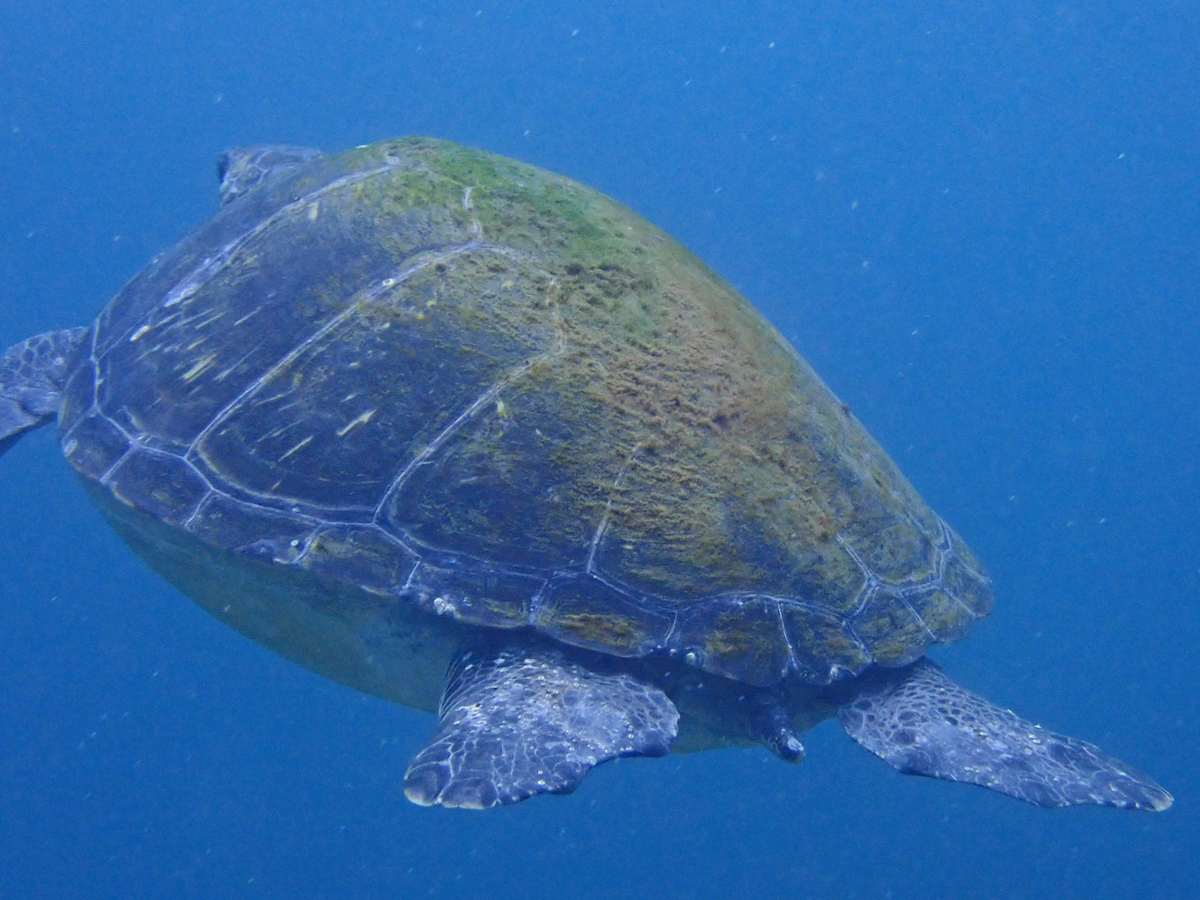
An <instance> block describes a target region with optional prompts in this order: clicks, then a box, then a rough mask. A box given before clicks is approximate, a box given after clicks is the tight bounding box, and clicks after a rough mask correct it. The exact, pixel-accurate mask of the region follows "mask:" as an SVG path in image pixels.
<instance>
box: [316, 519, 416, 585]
mask: <svg viewBox="0 0 1200 900" xmlns="http://www.w3.org/2000/svg"><path fill="white" fill-rule="evenodd" d="M417 562H418V557H417V556H415V555H414V554H412V553H410V552H409V551H408V550H407V549H406V548H405V547H404V546H403V545H402V544H401V543H400V542H399V541H397V540H396V539H395V538H392V537H391V536H389V535H387V534H386V533H384V532H383V531H381V530H380V529H378V528H373V527H367V526H362V525H334V526H332V527H329V528H322V529H321V530H320V531H319V532H317V534H316V535H314V536H313V538H312V539H311V540H310V541H309V542H308V548H307V551H306V552H305V553H304V555H303V557H301V558H300V559H299V564H300V565H302V566H304V567H305V568H306V569H309V570H311V571H313V572H317V573H318V574H321V575H324V576H326V577H328V578H336V579H340V580H342V581H348V582H351V583H357V584H358V586H359V587H361V588H363V589H364V590H367V591H370V592H372V593H375V594H385V595H392V596H394V595H396V594H398V593H399V592H400V590H401V588H403V586H404V583H405V582H406V581H407V579H408V576H409V574H410V573H411V572H412V570H413V567H414V566H416V565H417Z"/></svg>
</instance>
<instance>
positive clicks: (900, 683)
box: [839, 660, 1172, 811]
mask: <svg viewBox="0 0 1200 900" xmlns="http://www.w3.org/2000/svg"><path fill="white" fill-rule="evenodd" d="M839 717H840V719H841V722H842V727H843V728H845V729H846V731H847V732H848V733H849V734H850V736H851V737H852V738H854V739H855V740H856V741H858V742H859V743H860V744H862V745H863V746H864V747H866V748H867V749H868V750H870V751H871V752H872V753H874V754H876V755H877V756H880V757H882V758H883V759H884V760H886V761H887V762H888V763H890V764H891V765H892V766H893V767H894V768H896V769H899V770H900V771H901V772H903V773H905V774H906V775H928V776H930V777H932V778H944V779H946V780H947V781H964V782H968V783H970V784H979V785H982V786H983V787H986V788H990V789H991V790H993V791H999V792H1000V793H1002V794H1008V795H1009V796H1010V797H1016V798H1018V799H1019V800H1025V801H1026V802H1028V803H1033V804H1036V805H1038V806H1045V807H1058V806H1073V805H1076V804H1082V803H1094V804H1097V805H1099V806H1116V807H1120V808H1122V809H1152V810H1156V811H1157V810H1163V809H1166V808H1167V807H1168V806H1170V805H1171V802H1172V798H1171V795H1170V794H1168V793H1167V792H1166V791H1164V790H1163V789H1162V788H1161V787H1159V786H1158V785H1157V784H1155V783H1154V781H1152V780H1151V779H1149V778H1147V777H1146V776H1145V775H1143V774H1141V773H1140V772H1138V771H1136V770H1135V769H1133V768H1131V767H1129V766H1127V765H1125V764H1124V763H1123V762H1121V761H1120V760H1119V759H1117V758H1116V757H1113V756H1109V755H1108V754H1107V753H1105V752H1104V751H1103V750H1101V749H1100V748H1099V747H1096V746H1094V745H1092V744H1089V743H1087V742H1086V741H1081V740H1078V739H1076V738H1071V737H1065V736H1063V735H1060V734H1055V733H1053V732H1051V731H1046V730H1045V729H1044V728H1042V727H1041V726H1040V725H1034V724H1033V723H1032V722H1028V721H1026V720H1024V719H1022V718H1020V717H1019V716H1017V715H1016V714H1015V713H1012V712H1010V711H1009V710H1007V709H1002V708H1001V707H999V706H995V705H994V704H992V703H989V702H988V701H987V700H985V699H984V698H982V697H980V696H979V695H978V694H973V693H971V692H970V691H968V690H966V689H965V688H962V687H959V686H958V685H957V684H955V683H954V682H953V681H951V680H950V679H949V678H947V677H946V676H945V675H944V674H942V671H941V670H940V669H939V668H938V667H937V666H935V665H934V664H933V663H931V662H929V661H928V660H922V661H921V662H918V663H917V664H916V665H914V666H912V667H911V668H910V669H907V670H904V671H903V672H900V673H896V675H895V676H893V677H892V678H889V679H887V680H885V681H882V682H877V683H876V684H875V685H873V686H870V687H867V688H865V689H864V690H863V691H862V692H861V693H859V694H857V695H856V697H855V699H854V700H853V701H852V702H851V703H849V704H848V705H846V706H844V707H843V708H842V710H841V712H840V714H839Z"/></svg>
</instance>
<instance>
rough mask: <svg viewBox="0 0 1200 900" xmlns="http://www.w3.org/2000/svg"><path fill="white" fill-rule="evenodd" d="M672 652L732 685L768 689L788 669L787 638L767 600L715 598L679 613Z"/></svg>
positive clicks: (771, 602)
mask: <svg viewBox="0 0 1200 900" xmlns="http://www.w3.org/2000/svg"><path fill="white" fill-rule="evenodd" d="M671 647H672V649H676V650H679V651H681V652H683V653H685V654H690V657H689V658H694V659H695V664H696V665H697V666H699V667H700V668H702V669H705V670H707V671H710V672H717V673H719V674H721V675H724V676H725V677H727V678H733V679H735V680H736V681H744V682H746V683H747V684H754V685H764V686H766V685H772V684H775V683H777V682H778V681H779V679H780V678H781V677H782V676H783V675H784V673H785V672H787V670H788V666H789V660H790V657H789V652H788V642H787V636H786V635H785V634H784V633H783V626H782V622H781V620H780V616H779V607H778V604H777V603H776V601H775V600H773V599H771V598H769V597H719V598H716V599H714V600H710V601H707V602H705V603H695V604H690V605H688V606H683V607H681V608H680V609H679V613H678V622H677V624H676V626H675V630H674V631H673V632H672V634H671Z"/></svg>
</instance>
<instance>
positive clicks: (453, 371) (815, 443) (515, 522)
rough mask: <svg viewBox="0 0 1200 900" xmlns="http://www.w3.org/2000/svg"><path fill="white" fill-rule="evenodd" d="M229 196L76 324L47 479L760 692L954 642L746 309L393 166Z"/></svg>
mask: <svg viewBox="0 0 1200 900" xmlns="http://www.w3.org/2000/svg"><path fill="white" fill-rule="evenodd" d="M295 162H296V165H295V166H294V167H293V168H290V169H288V170H287V171H285V172H282V173H277V174H275V175H273V176H272V177H270V178H266V179H264V180H262V182H261V183H260V184H257V185H256V186H252V187H250V188H249V189H248V190H245V191H244V192H234V194H233V196H231V197H230V198H229V199H231V200H232V201H233V202H230V203H229V204H228V205H227V206H226V207H225V208H224V209H223V210H222V211H221V212H220V213H219V214H218V215H217V216H216V217H215V218H213V219H212V220H211V221H210V222H208V223H207V224H206V225H204V226H203V227H201V228H200V229H198V230H197V231H196V232H195V233H193V234H192V235H191V236H190V237H188V238H186V239H185V240H183V241H182V242H181V243H180V244H179V245H178V246H176V247H175V248H174V249H172V250H171V251H169V252H168V253H166V254H164V255H162V256H161V257H159V258H158V259H156V260H155V261H154V262H153V263H152V264H151V265H150V266H148V267H147V268H146V269H145V270H144V271H143V272H142V273H140V274H139V275H138V276H137V277H136V278H135V279H134V280H133V281H132V282H130V283H129V284H128V285H127V286H126V287H125V288H124V289H123V290H122V291H121V292H120V293H119V294H118V295H117V296H116V297H115V298H114V299H113V301H112V302H111V303H110V304H109V305H108V307H107V308H106V309H105V310H104V311H103V312H102V313H101V315H100V316H99V318H98V319H97V321H96V323H95V325H94V327H93V330H92V334H91V337H90V353H89V354H88V358H87V359H86V361H85V362H84V364H83V365H82V366H81V368H80V369H79V370H78V371H76V372H75V373H74V375H73V377H72V378H71V380H70V382H69V385H68V388H67V391H66V398H65V403H64V408H63V412H62V416H61V424H60V437H61V441H62V445H63V449H64V451H65V453H66V455H67V457H68V459H69V460H70V462H71V463H72V464H73V465H74V466H75V468H76V469H77V470H78V471H79V473H80V474H81V475H82V476H84V477H85V478H86V479H90V480H92V481H93V482H95V483H96V484H98V485H99V486H100V487H101V488H103V489H104V490H106V491H108V492H110V493H111V495H112V496H113V497H114V498H116V500H118V501H120V502H121V503H124V504H128V505H129V506H131V507H134V508H135V509H137V510H140V511H142V512H144V513H148V514H149V515H151V516H154V517H157V518H158V519H160V520H162V521H163V522H165V523H167V524H168V525H170V526H173V527H175V528H177V529H181V530H183V531H184V532H187V533H189V534H190V535H193V536H194V537H195V538H197V539H200V540H202V541H205V542H208V543H209V544H212V545H215V546H217V547H220V548H226V549H229V550H233V551H235V552H238V553H244V554H250V555H253V556H256V557H261V558H263V559H266V560H269V561H272V562H274V563H276V564H279V565H282V566H289V567H294V568H295V569H296V570H299V571H309V572H312V573H314V574H315V575H317V576H321V577H326V578H332V579H335V580H338V581H340V582H348V583H349V584H351V585H353V586H357V587H360V588H362V589H364V590H366V591H369V592H371V593H373V594H376V595H379V596H381V597H383V598H386V600H387V602H392V603H396V604H416V605H418V606H420V607H422V608H425V609H428V610H429V611H431V612H433V613H437V614H440V615H444V616H449V617H452V618H453V619H456V620H459V621H461V622H465V623H470V624H473V625H478V626H490V627H498V628H518V627H532V628H534V629H536V630H537V631H539V632H542V633H543V634H546V635H549V636H552V637H553V638H555V639H557V640H560V641H562V642H565V643H567V644H570V645H574V646H579V647H586V648H590V649H594V650H600V651H604V652H607V653H611V654H615V655H620V656H641V655H646V654H651V653H657V652H666V653H679V654H681V655H683V656H684V657H685V658H686V659H687V661H688V662H691V663H694V664H696V665H699V666H701V667H703V668H704V669H707V670H709V671H711V672H715V673H718V674H721V675H724V676H727V677H730V678H733V679H738V680H741V681H745V682H749V683H751V684H757V685H769V684H774V683H776V682H778V681H780V680H781V679H783V678H785V677H789V676H798V677H801V678H803V679H806V680H808V681H811V682H814V683H825V682H828V681H830V680H833V679H836V678H839V677H846V676H849V675H853V674H855V673H857V672H859V671H861V670H862V669H863V668H864V667H866V666H867V665H869V664H871V663H873V662H874V663H879V664H882V665H887V666H895V665H902V664H905V663H908V662H910V661H912V660H914V659H916V658H917V657H919V656H920V655H921V654H922V653H923V652H924V650H925V648H926V647H927V646H928V645H929V643H930V642H932V641H942V640H952V639H956V638H959V637H962V636H963V635H964V634H965V633H966V632H967V630H968V629H969V628H970V625H971V622H972V621H973V620H974V619H975V618H976V617H977V616H980V615H983V614H985V613H986V612H987V611H988V608H989V606H990V604H991V593H990V590H989V587H988V582H987V580H986V578H985V577H984V576H983V575H982V574H981V569H980V566H979V563H978V562H977V561H976V559H975V558H974V557H973V556H972V555H971V553H970V551H968V550H967V549H966V547H965V546H964V545H963V543H962V541H961V540H960V539H959V538H958V537H957V536H956V535H955V534H954V532H953V531H951V530H950V529H949V528H948V527H947V526H946V525H945V524H944V523H943V522H942V521H941V519H939V518H938V516H937V515H935V514H934V513H933V512H932V511H931V510H930V509H929V508H928V507H927V506H926V505H925V503H924V502H923V501H922V500H921V498H920V497H919V496H918V495H917V494H916V492H915V491H914V490H913V488H912V487H911V486H910V485H909V484H908V482H907V481H906V480H905V479H904V478H903V476H902V475H901V474H900V473H899V472H898V471H897V469H896V467H895V466H894V464H893V463H892V462H891V460H890V459H889V458H888V457H887V455H886V454H885V453H884V452H883V450H882V449H881V448H880V447H879V445H878V444H876V443H875V441H873V440H872V439H871V437H870V436H869V435H868V434H867V433H866V431H865V430H864V429H863V428H862V426H861V425H860V424H859V423H858V422H857V421H856V420H855V419H854V417H853V416H852V415H851V414H850V412H849V410H848V409H847V408H846V407H845V406H843V405H842V404H841V403H840V402H838V400H837V399H836V398H835V397H834V396H833V395H832V394H831V393H830V391H829V390H828V389H827V388H826V387H825V386H824V385H823V384H822V383H821V381H820V380H819V379H818V378H817V376H816V375H815V374H814V373H813V371H812V370H811V369H810V368H809V367H808V366H807V365H806V364H805V363H804V361H803V360H801V359H800V357H799V356H798V355H797V354H796V353H795V351H794V350H793V349H792V348H791V347H790V346H789V345H788V344H787V342H786V341H784V340H783V338H782V337H781V336H780V335H779V334H778V333H777V332H776V331H775V330H774V329H773V328H772V327H771V326H770V325H769V324H768V323H767V322H766V321H765V320H764V319H763V318H762V317H761V316H760V315H759V314H758V313H757V312H755V310H754V309H753V308H752V307H751V306H750V305H749V304H748V303H747V302H746V301H745V300H744V299H743V298H742V297H741V296H739V295H738V293H737V292H736V291H734V290H733V289H732V288H731V287H730V286H729V285H727V284H726V283H725V282H724V281H722V280H721V279H720V278H719V277H718V276H717V275H715V274H714V273H713V272H712V271H711V270H709V269H708V267H706V266H705V265H704V264H703V263H702V262H700V261H699V260H698V259H697V258H696V257H695V256H693V255H692V254H691V253H690V252H688V251H687V250H686V249H685V248H684V247H682V246H681V245H680V244H678V243H677V242H676V241H674V240H672V239H671V238H670V237H669V236H668V235H666V234H664V233H663V232H662V231H660V230H659V229H657V228H656V227H654V226H653V225H651V224H650V223H648V222H646V221H645V220H644V219H642V218H641V217H640V216H638V215H636V214H635V213H633V212H631V211H630V210H629V209H627V208H625V207H624V206H622V205H620V204H619V203H616V202H615V201H613V200H611V199H609V198H608V197H605V196H604V195H602V194H600V193H598V192H597V191H594V190H591V189H589V188H587V187H584V186H582V185H580V184H577V183H575V182H573V181H571V180H570V179H567V178H564V177H562V176H559V175H555V174H552V173H550V172H546V171H544V170H542V169H538V168H536V167H533V166H529V165H524V164H521V163H517V162H514V161H512V160H508V159H505V158H503V157H499V156H495V155H492V154H489V153H485V152H481V151H478V150H473V149H469V148H465V147H461V146H458V145H455V144H452V143H448V142H445V141H436V140H430V139H424V138H410V139H402V140H391V141H386V142H382V143H379V144H375V145H371V146H368V147H361V148H358V149H355V150H351V151H349V152H346V153H341V154H336V155H328V156H318V157H316V158H314V159H311V160H306V159H299V160H296V161H295Z"/></svg>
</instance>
